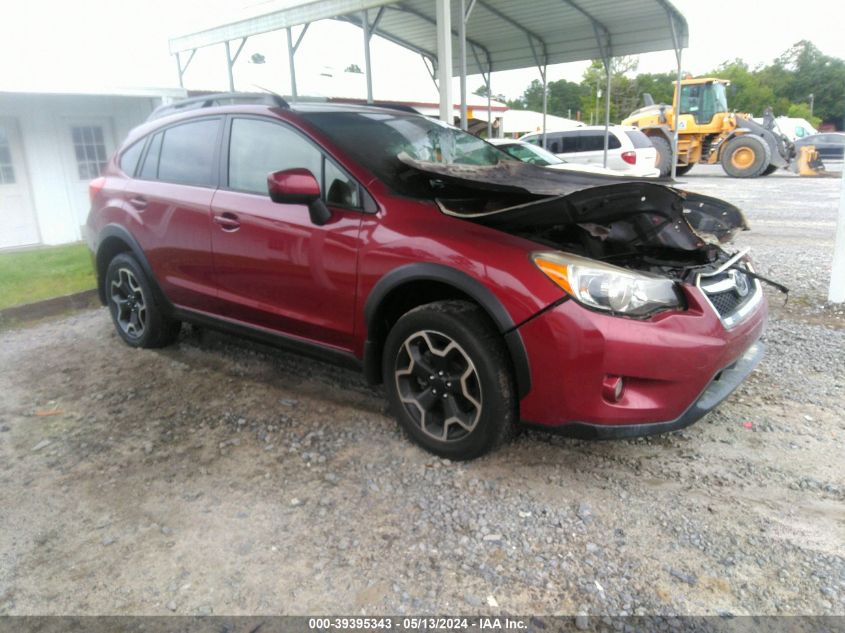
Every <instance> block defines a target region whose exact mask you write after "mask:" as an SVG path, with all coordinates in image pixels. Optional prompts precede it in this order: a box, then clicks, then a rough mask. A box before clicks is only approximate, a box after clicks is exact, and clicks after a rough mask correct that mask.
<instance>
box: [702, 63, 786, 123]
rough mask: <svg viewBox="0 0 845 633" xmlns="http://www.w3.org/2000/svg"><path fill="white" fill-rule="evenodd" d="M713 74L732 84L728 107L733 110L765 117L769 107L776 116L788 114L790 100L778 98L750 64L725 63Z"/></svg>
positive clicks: (783, 97)
mask: <svg viewBox="0 0 845 633" xmlns="http://www.w3.org/2000/svg"><path fill="white" fill-rule="evenodd" d="M712 74H713V76H714V77H718V78H719V79H728V80H729V81H730V82H731V86H730V88H729V90H728V107H729V108H730V109H731V110H734V111H736V112H748V113H751V114H753V115H754V116H763V112H764V111H765V109H766V108H768V107H771V108H772V109H773V110H774V113H775V114H776V115H780V114H786V110H787V109H788V108H789V100H788V99H787V98H786V97H785V96H780V97H776V96H775V92H774V91H773V90H772V89H771V87H769V86H768V85H766V84H764V83H763V81H762V80H761V78H760V74H759V73H758V72H755V71H752V70H749V68H748V64H746V63H745V62H743V61H742V60H741V59H735V60H733V61H730V62H724V63H723V64H722V65H721V66H719V67H718V68H716V70H714V71H713V73H712Z"/></svg>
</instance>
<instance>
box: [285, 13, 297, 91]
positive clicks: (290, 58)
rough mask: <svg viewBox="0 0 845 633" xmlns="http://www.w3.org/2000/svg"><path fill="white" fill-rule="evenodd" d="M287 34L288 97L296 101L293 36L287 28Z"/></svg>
mask: <svg viewBox="0 0 845 633" xmlns="http://www.w3.org/2000/svg"><path fill="white" fill-rule="evenodd" d="M287 32H288V66H290V96H291V98H292V99H293V100H294V101H296V65H295V64H294V61H293V57H294V52H295V51H294V48H293V34H292V33H291V30H290V27H287Z"/></svg>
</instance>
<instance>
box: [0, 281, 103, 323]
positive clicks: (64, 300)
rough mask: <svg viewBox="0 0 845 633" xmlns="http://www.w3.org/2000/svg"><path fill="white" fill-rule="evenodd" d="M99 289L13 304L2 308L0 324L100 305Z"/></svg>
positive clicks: (40, 317) (31, 319)
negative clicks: (17, 304)
mask: <svg viewBox="0 0 845 633" xmlns="http://www.w3.org/2000/svg"><path fill="white" fill-rule="evenodd" d="M99 303H100V300H99V298H98V297H97V290H96V289H95V288H92V289H91V290H83V291H82V292H76V293H74V294H70V295H64V296H62V297H53V298H52V299H45V300H44V301H36V302H35V303H26V304H24V305H22V306H13V307H11V308H6V309H4V310H0V325H5V324H8V323H19V322H22V321H24V322H25V321H34V320H36V319H43V318H45V317H51V316H56V315H59V314H63V313H65V312H68V311H69V310H83V309H85V308H93V307H96V306H97V305H99Z"/></svg>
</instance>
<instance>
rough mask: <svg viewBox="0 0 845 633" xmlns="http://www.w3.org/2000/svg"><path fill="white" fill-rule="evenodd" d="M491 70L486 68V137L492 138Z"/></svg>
mask: <svg viewBox="0 0 845 633" xmlns="http://www.w3.org/2000/svg"><path fill="white" fill-rule="evenodd" d="M492 74H493V73H492V71H491V70H490V69H488V70H487V138H493V103H492V101H493V97H492V96H491V95H490V84H491V83H492V82H491V79H492V77H491V75H492Z"/></svg>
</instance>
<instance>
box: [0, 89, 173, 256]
mask: <svg viewBox="0 0 845 633" xmlns="http://www.w3.org/2000/svg"><path fill="white" fill-rule="evenodd" d="M184 95H185V91H184V90H181V89H161V90H125V91H109V93H107V94H98V93H79V92H77V93H73V92H65V93H47V92H19V91H4V90H2V89H0V249H4V248H14V247H21V246H30V245H36V244H64V243H67V242H74V241H77V240H79V239H81V238H82V233H81V230H80V227H81V226H82V224H84V222H85V218H86V216H87V215H88V208H89V200H88V182H89V181H90V180H91V179H92V178H95V177H96V176H97V175H98V174H99V173H100V171H101V169H102V167H103V165H104V164H105V162H106V161H107V160H108V158H109V157H110V156H111V154H112V152H114V150H115V148H116V147H117V145H118V144H119V143H120V142H121V141H122V140H123V138H124V137H125V136H126V134H127V133H128V132H129V130H130V129H132V128H133V127H135V126H136V125H138V124H140V123H142V122H143V121H144V119H146V117H147V115H148V114H149V113H150V112H151V111H152V110H153V109H154V108H155V107H156V106H158V105H160V104H161V103H162V101H163V100H169V99H172V98H179V97H182V96H184Z"/></svg>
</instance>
